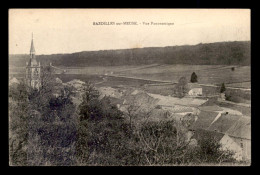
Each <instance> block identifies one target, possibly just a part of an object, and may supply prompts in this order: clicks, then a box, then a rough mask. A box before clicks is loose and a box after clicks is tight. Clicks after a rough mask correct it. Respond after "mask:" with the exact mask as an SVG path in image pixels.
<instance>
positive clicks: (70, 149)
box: [8, 8, 251, 166]
mask: <svg viewBox="0 0 260 175" xmlns="http://www.w3.org/2000/svg"><path fill="white" fill-rule="evenodd" d="M250 21H251V11H250V9H170V8H169V9H155V8H154V9H152V8H151V9H135V8H133V9H112V8H107V9H98V8H97V9H83V8H82V9H80V8H79V9H32V8H31V9H30V8H27V9H15V8H13V9H9V11H8V56H9V58H8V66H9V68H8V69H9V72H8V77H9V78H8V83H9V85H8V137H9V141H8V142H9V143H8V147H9V150H8V153H9V154H8V155H9V166H250V165H251V22H250Z"/></svg>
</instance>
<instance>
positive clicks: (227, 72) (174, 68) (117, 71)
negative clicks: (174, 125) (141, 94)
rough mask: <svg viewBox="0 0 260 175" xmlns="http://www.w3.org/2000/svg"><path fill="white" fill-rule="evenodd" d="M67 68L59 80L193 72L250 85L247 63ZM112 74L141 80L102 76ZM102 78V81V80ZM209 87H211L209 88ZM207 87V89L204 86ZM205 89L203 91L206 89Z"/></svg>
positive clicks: (166, 77) (174, 77)
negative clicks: (245, 64)
mask: <svg viewBox="0 0 260 175" xmlns="http://www.w3.org/2000/svg"><path fill="white" fill-rule="evenodd" d="M59 68H60V69H62V70H66V73H65V74H57V76H58V77H59V78H60V79H62V81H65V82H67V81H70V80H72V79H80V80H82V81H88V80H90V81H92V82H93V83H99V86H101V85H103V86H119V85H125V86H128V85H129V86H142V85H144V84H151V83H158V82H152V81H148V80H147V79H149V80H155V81H167V82H173V83H176V82H178V80H179V78H180V77H183V76H184V77H186V78H187V80H188V81H189V80H190V76H191V74H192V72H195V73H196V74H197V76H198V82H199V83H201V84H213V85H220V84H221V83H225V84H226V87H238V88H251V83H250V82H251V76H250V66H227V65H166V64H162V65H159V64H150V65H140V66H107V67H101V66H95V67H83V68H78V67H66V68H65V67H59ZM24 72H25V68H22V67H9V74H10V75H18V76H19V74H22V73H24ZM106 75H112V76H113V75H115V76H125V77H133V78H139V79H144V80H135V79H128V78H127V79H125V78H119V77H107V80H106V81H104V76H106ZM101 82H102V83H101ZM158 88H159V89H160V90H162V89H163V90H166V91H169V90H171V87H169V85H166V86H160V87H149V90H151V91H158ZM211 89H212V88H211ZM206 91H207V90H206ZM206 91H205V92H206Z"/></svg>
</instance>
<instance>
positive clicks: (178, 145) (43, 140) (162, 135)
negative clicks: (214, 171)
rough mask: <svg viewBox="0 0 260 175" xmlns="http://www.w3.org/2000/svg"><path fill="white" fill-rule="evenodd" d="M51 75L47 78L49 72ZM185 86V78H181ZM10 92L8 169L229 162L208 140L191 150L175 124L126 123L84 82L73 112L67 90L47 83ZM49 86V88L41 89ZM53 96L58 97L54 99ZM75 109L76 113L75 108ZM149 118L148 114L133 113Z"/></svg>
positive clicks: (184, 133) (183, 131) (182, 128)
mask: <svg viewBox="0 0 260 175" xmlns="http://www.w3.org/2000/svg"><path fill="white" fill-rule="evenodd" d="M48 75H49V76H50V77H51V74H48ZM179 83H180V84H185V83H186V79H180V81H179ZM24 86H25V85H24V84H21V87H17V88H14V89H13V90H12V91H11V93H10V92H9V93H10V94H9V116H10V120H9V121H10V125H9V126H10V136H9V150H10V151H9V153H10V154H9V155H10V164H11V165H186V164H201V163H221V162H230V161H233V159H232V158H231V155H232V154H231V153H229V152H226V151H222V150H221V149H220V145H219V143H218V142H217V141H216V140H214V139H213V138H210V137H209V138H207V137H202V140H198V145H197V146H196V145H195V146H191V145H190V140H189V139H188V137H187V129H186V127H185V126H186V125H185V123H183V122H184V121H183V122H177V121H175V120H169V121H160V122H153V121H149V120H144V121H139V122H136V121H135V122H133V123H129V122H128V121H127V120H126V118H124V116H125V115H123V113H122V112H121V111H119V110H118V108H117V107H116V106H115V105H113V104H112V103H111V101H110V98H108V97H104V98H102V99H100V95H99V92H98V91H97V90H96V88H95V87H94V86H93V85H92V84H90V83H87V85H86V87H85V89H84V94H83V96H82V102H81V104H80V105H79V106H78V108H76V106H75V105H74V104H73V103H72V98H71V96H72V95H73V93H72V92H71V91H72V90H71V89H70V88H69V87H66V86H65V87H63V86H62V87H61V86H59V85H57V84H55V82H54V81H52V79H49V80H47V78H46V81H45V84H43V86H42V87H41V88H40V89H39V91H34V90H32V89H28V92H27V91H26V88H23V87H24ZM45 86H48V87H45ZM53 93H57V94H58V95H56V96H55V95H53ZM77 109H78V110H77ZM135 115H140V116H138V117H145V118H147V119H149V115H150V113H149V111H147V112H145V113H136V114H135Z"/></svg>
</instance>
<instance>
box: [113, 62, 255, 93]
mask: <svg viewBox="0 0 260 175" xmlns="http://www.w3.org/2000/svg"><path fill="white" fill-rule="evenodd" d="M232 68H233V70H232ZM193 72H195V73H196V74H197V76H198V82H199V83H201V84H214V85H219V84H221V83H225V84H229V83H241V82H249V81H250V80H251V76H250V66H226V65H159V66H154V67H148V68H144V69H138V70H127V71H121V72H119V73H118V75H122V76H130V77H138V78H144V79H152V80H163V81H170V82H178V80H179V78H180V77H182V76H184V77H186V78H187V80H188V81H189V80H190V76H191V74H192V73H193ZM236 85H237V86H240V87H241V86H243V87H245V88H250V87H251V86H249V85H250V83H246V84H243V85H241V84H232V85H231V86H232V87H236Z"/></svg>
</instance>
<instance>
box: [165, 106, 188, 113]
mask: <svg viewBox="0 0 260 175" xmlns="http://www.w3.org/2000/svg"><path fill="white" fill-rule="evenodd" d="M163 108H165V109H167V110H168V111H170V112H173V113H183V112H193V108H192V107H189V106H181V105H174V106H172V107H166V106H163Z"/></svg>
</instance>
